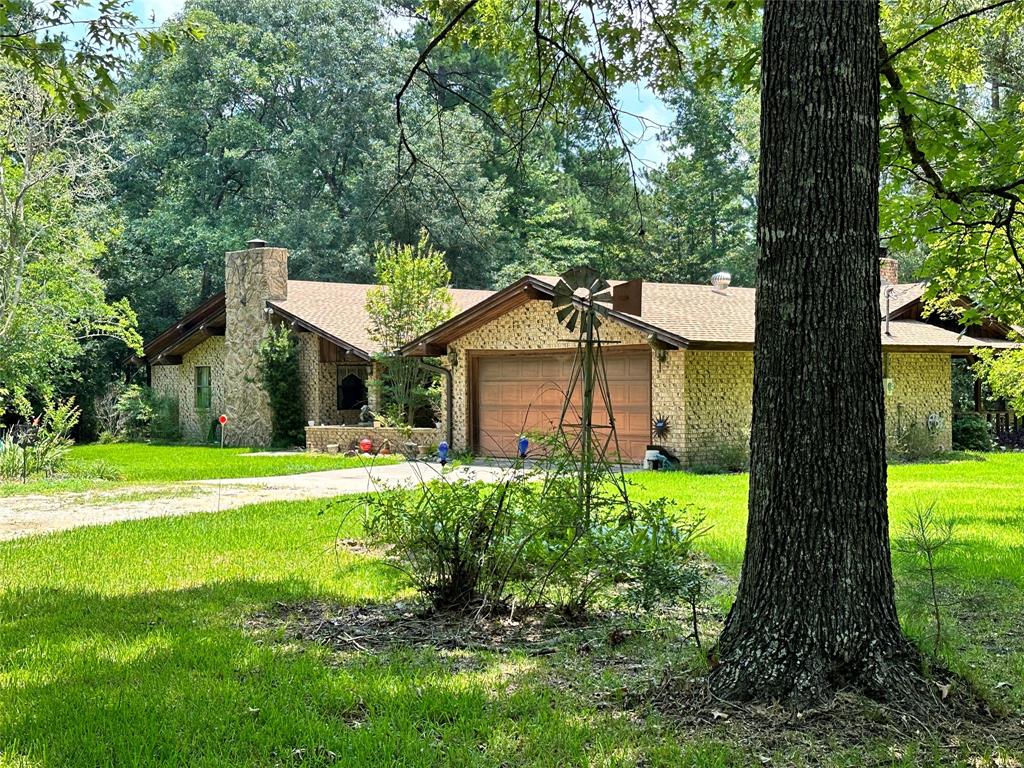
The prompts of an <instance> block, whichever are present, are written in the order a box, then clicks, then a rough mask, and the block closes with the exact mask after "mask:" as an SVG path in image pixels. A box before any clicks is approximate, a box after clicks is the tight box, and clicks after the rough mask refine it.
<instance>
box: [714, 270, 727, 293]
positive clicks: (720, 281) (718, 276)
mask: <svg viewBox="0 0 1024 768" xmlns="http://www.w3.org/2000/svg"><path fill="white" fill-rule="evenodd" d="M731 282H732V275H730V274H729V273H728V272H715V274H713V275H712V276H711V287H712V288H714V289H715V290H716V291H719V292H723V293H724V292H725V290H726V289H727V288H728V287H729V283H731Z"/></svg>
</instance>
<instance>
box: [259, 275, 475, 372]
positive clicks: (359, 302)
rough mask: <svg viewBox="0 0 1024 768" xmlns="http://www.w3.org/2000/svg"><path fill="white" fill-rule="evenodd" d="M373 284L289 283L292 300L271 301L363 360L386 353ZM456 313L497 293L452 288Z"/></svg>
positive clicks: (289, 316)
mask: <svg viewBox="0 0 1024 768" xmlns="http://www.w3.org/2000/svg"><path fill="white" fill-rule="evenodd" d="M374 287H375V286H373V285H367V284H363V283H319V282H310V281H307V280H289V281H288V298H287V299H285V300H284V301H268V302H267V305H268V306H270V307H271V308H272V309H273V310H274V311H275V312H277V313H279V314H280V315H281V316H282V317H285V318H287V319H289V320H294V321H296V323H297V324H298V325H301V326H303V327H304V328H305V329H306V330H309V331H312V332H313V333H317V334H319V335H321V336H324V337H325V338H327V339H330V340H331V341H333V342H334V343H335V344H337V345H338V346H340V347H342V348H343V349H345V350H346V351H349V352H352V353H354V354H356V355H357V356H359V357H366V358H368V357H370V356H372V355H374V354H377V353H379V352H382V351H383V350H382V349H381V348H380V345H379V344H377V343H376V342H375V341H374V340H373V339H371V338H370V331H369V327H370V318H369V317H368V316H367V314H366V295H367V293H368V292H369V290H370V289H371V288H374ZM451 293H452V300H453V302H454V303H455V311H456V312H463V311H465V310H467V309H469V308H470V307H472V306H473V305H475V304H478V303H480V302H481V301H483V300H484V299H486V298H488V297H489V296H491V295H492V294H493V293H494V291H476V290H467V289H464V288H452V289H451Z"/></svg>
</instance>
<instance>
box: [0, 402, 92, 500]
mask: <svg viewBox="0 0 1024 768" xmlns="http://www.w3.org/2000/svg"><path fill="white" fill-rule="evenodd" d="M79 413H80V411H79V409H78V408H77V407H76V406H75V404H74V402H73V401H72V400H63V401H61V402H57V403H54V402H50V403H47V405H46V407H45V410H44V411H43V414H42V416H39V417H37V418H36V419H35V420H33V422H32V423H31V424H28V425H23V426H20V427H10V428H8V429H7V431H6V433H5V434H4V436H3V439H2V440H0V479H2V480H21V481H23V482H24V481H25V480H27V479H28V478H29V477H31V476H33V475H40V474H42V475H46V476H48V477H49V476H52V475H54V474H56V473H57V472H58V471H60V470H61V469H62V468H63V466H64V463H65V461H66V460H67V454H68V450H69V449H70V448H71V446H72V444H73V441H72V440H71V437H70V435H71V430H72V429H74V427H75V424H77V423H78V417H79Z"/></svg>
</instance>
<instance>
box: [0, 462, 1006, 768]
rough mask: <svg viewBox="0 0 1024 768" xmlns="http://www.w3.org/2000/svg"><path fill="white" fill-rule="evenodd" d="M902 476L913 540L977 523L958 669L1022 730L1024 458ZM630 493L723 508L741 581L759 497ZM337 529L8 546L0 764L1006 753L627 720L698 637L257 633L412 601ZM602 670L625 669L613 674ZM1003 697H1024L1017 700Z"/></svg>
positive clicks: (299, 506) (964, 541) (663, 482)
mask: <svg viewBox="0 0 1024 768" xmlns="http://www.w3.org/2000/svg"><path fill="white" fill-rule="evenodd" d="M80 450H83V451H84V450H86V449H80ZM232 461H233V462H234V461H256V459H244V458H238V457H237V454H236V455H235V456H233V457H232ZM243 466H248V465H243ZM155 471H156V470H152V469H150V470H141V469H140V470H139V472H140V474H143V475H146V476H148V477H152V474H147V473H153V472H155ZM168 471H169V470H168ZM275 471H277V470H275ZM890 477H891V480H890V485H891V490H892V507H893V513H894V519H895V520H897V521H898V520H900V519H902V518H903V517H904V516H905V515H906V513H907V512H908V511H909V510H911V509H912V508H913V505H914V504H915V503H917V502H922V503H924V502H931V501H933V500H934V501H937V502H938V503H939V504H940V506H941V507H942V508H943V509H944V510H945V511H947V512H949V513H951V514H956V515H959V516H960V517H962V518H963V524H962V527H961V528H960V533H959V537H960V543H961V546H960V547H958V548H957V549H956V550H955V551H954V552H953V553H952V554H951V558H952V567H953V571H952V573H951V574H950V575H949V578H955V579H956V580H957V581H958V582H959V583H961V584H962V586H963V587H964V589H965V591H967V592H969V597H971V598H972V602H971V612H972V614H971V616H972V617H973V618H971V619H970V621H967V620H966V619H965V620H964V621H963V622H960V623H958V624H957V625H956V627H955V629H956V632H957V633H958V634H957V636H956V639H955V648H954V651H955V652H956V653H957V654H958V658H959V659H960V660H961V662H962V666H963V667H964V669H970V665H974V672H975V678H976V679H978V680H979V681H980V682H981V683H982V684H983V685H988V686H989V690H990V691H992V692H993V693H992V695H993V697H996V698H998V697H1002V699H1001V700H1002V701H1003V704H1004V706H1009V707H1011V708H1012V709H1014V710H1015V711H1017V712H1018V713H1020V712H1022V711H1024V697H1022V689H1024V647H1022V641H1021V635H1022V634H1024V632H1022V627H1021V624H1022V618H1021V617H1022V616H1024V605H1022V601H1021V598H1020V595H1021V592H1022V591H1024V562H1022V556H1024V525H1022V524H1021V523H1022V520H1024V455H1015V456H989V457H984V458H983V459H982V458H978V459H972V460H967V461H960V462H956V463H949V464H929V465H916V466H897V467H894V468H893V469H892V471H891V474H890ZM634 479H635V480H636V481H637V483H638V492H639V490H640V489H643V493H655V492H668V493H671V494H672V495H674V496H678V497H680V499H681V500H683V501H692V502H694V503H698V504H699V505H701V506H702V507H704V508H705V510H706V511H707V513H708V519H709V522H710V523H712V524H713V525H714V528H713V530H712V532H711V534H709V536H708V537H707V539H706V540H705V542H704V544H705V546H706V548H707V550H708V552H709V553H710V554H711V555H713V556H714V557H716V558H719V559H721V560H722V562H723V563H724V565H725V566H726V568H727V570H732V571H735V569H736V566H737V563H738V558H739V556H740V554H741V551H742V540H743V539H742V533H743V518H744V511H743V506H744V503H745V494H746V478H745V477H744V476H742V475H735V476H694V475H685V474H672V475H663V474H646V473H645V474H640V475H636V476H634ZM322 509H323V505H322V504H320V503H317V502H296V503H276V504H269V505H258V506H252V507H246V508H242V509H236V510H231V511H227V512H222V513H219V514H206V515H196V516H193V517H186V518H159V519H149V520H140V521H133V522H126V523H117V524H113V525H108V526H100V527H92V528H83V529H79V530H75V531H69V532H65V533H60V534H53V535H48V536H41V537H33V538H27V539H22V540H18V541H13V542H7V543H3V544H0V766H3V768H10V767H11V766H18V767H19V768H26V767H27V766H96V765H147V766H156V765H161V766H178V765H186V764H187V765H190V766H276V765H282V766H293V765H294V766H299V765H301V766H310V765H312V766H320V765H331V764H333V765H337V766H346V767H347V766H366V768H371V767H372V768H377V766H496V767H497V766H509V767H511V766H552V768H553V767H555V766H583V765H595V766H639V765H643V766H647V767H653V766H694V767H696V766H701V767H704V766H736V767H737V768H739V767H740V766H744V767H745V766H750V765H761V764H762V761H761V758H762V757H766V758H770V759H771V762H770V763H769V764H771V765H829V766H855V765H865V764H870V765H887V766H918V765H921V766H924V765H928V766H931V765H940V764H942V765H963V766H971V768H975V767H976V766H985V765H997V763H994V762H988V761H987V760H984V759H981V758H983V757H986V756H988V757H991V756H992V755H993V754H996V753H999V752H1000V750H999V749H998V748H996V747H995V746H994V745H991V744H988V745H982V748H981V750H980V751H979V752H977V755H978V756H980V757H978V756H974V757H969V756H968V752H969V750H968V748H967V747H966V746H965V747H963V748H961V749H952V750H951V749H950V748H949V747H947V746H936V745H935V744H932V743H931V742H930V741H929V739H928V737H927V735H921V736H919V737H912V738H909V739H908V740H907V741H906V742H905V743H899V744H897V746H896V748H894V749H893V750H890V749H888V747H887V745H886V744H885V743H878V744H875V743H871V744H868V745H867V746H866V747H850V746H838V747H836V748H834V749H833V748H831V747H830V746H829V744H828V742H827V740H826V741H825V742H824V743H823V744H812V743H810V742H811V741H813V740H812V739H811V738H810V737H807V739H805V741H806V742H807V743H806V744H801V745H797V746H794V747H792V748H787V749H786V750H782V751H780V752H776V751H773V750H772V749H768V750H767V754H765V751H766V750H765V749H762V748H760V747H757V746H746V745H744V744H743V743H740V742H739V741H738V740H737V739H736V738H735V737H734V736H733V734H732V731H731V730H730V726H729V725H728V724H722V725H721V726H720V727H718V729H717V730H715V731H713V732H711V733H705V734H703V735H701V736H700V737H699V738H691V737H689V736H688V735H687V732H686V731H685V730H684V729H682V728H681V727H679V726H677V725H676V724H675V723H674V722H673V721H671V720H666V719H664V718H663V717H662V716H660V715H658V714H656V713H655V712H653V711H644V710H635V709H629V708H623V707H620V706H618V703H619V702H620V699H621V698H622V696H623V695H624V694H623V690H624V689H625V688H626V687H628V685H630V683H629V682H628V680H629V678H628V674H627V672H628V670H629V669H630V668H631V666H630V665H631V664H632V662H633V661H634V659H635V658H637V657H639V658H642V659H645V663H647V662H651V659H652V658H653V659H654V660H655V661H657V662H658V663H663V664H668V663H670V662H672V661H673V660H674V661H676V662H678V661H679V660H682V661H683V662H686V661H687V660H689V659H691V658H692V655H693V649H692V647H691V646H690V645H689V644H687V643H686V642H683V641H682V640H681V639H680V638H672V637H670V638H668V639H667V640H666V641H665V642H664V643H663V644H662V645H661V646H658V645H657V642H656V641H655V640H654V639H652V640H650V641H649V642H648V641H646V640H632V641H629V642H627V643H626V644H625V645H623V646H620V647H617V648H614V649H609V648H604V647H603V645H602V643H603V639H602V638H604V637H605V636H606V634H607V633H606V632H605V633H604V634H601V635H599V636H598V637H597V639H596V642H597V647H598V650H597V651H593V650H591V651H588V652H586V653H584V652H582V651H581V650H580V648H579V647H578V646H576V645H572V644H569V645H566V646H565V647H562V648H560V649H559V650H558V652H557V653H555V654H553V655H545V656H531V655H528V654H526V653H523V652H512V653H508V654H497V653H494V652H487V651H452V652H440V651H434V650H430V649H424V648H418V647H415V646H414V645H407V646H403V647H400V648H399V649H397V650H393V651H391V652H388V653H357V652H353V653H348V654H338V653H335V652H333V651H330V650H328V649H326V648H324V647H321V646H320V645H316V644H312V643H308V642H302V641H296V640H293V639H290V638H288V637H286V636H285V635H284V633H283V631H282V630H279V629H277V630H259V631H256V630H253V629H251V628H249V627H247V624H246V621H247V619H248V618H249V617H251V616H252V615H253V614H254V613H255V612H258V611H263V610H267V609H271V608H273V607H274V606H275V605H277V604H278V603H284V604H291V603H294V602H297V601H302V600H307V599H310V598H317V599H321V600H325V601H329V602H335V603H339V604H360V603H370V602H378V601H391V600H396V599H403V600H404V599H407V598H408V597H409V591H408V589H407V588H406V587H405V582H404V580H403V579H402V578H400V577H399V576H398V575H397V574H396V573H395V572H394V571H392V570H390V569H388V568H386V567H384V566H382V565H381V564H380V563H379V562H377V561H375V560H374V559H373V558H372V557H369V556H367V555H365V554H361V553H357V552H355V553H354V552H351V551H349V550H341V551H334V549H333V548H332V546H331V545H332V543H333V542H334V541H335V538H336V536H337V535H339V534H340V535H342V536H354V535H358V532H357V531H354V530H350V529H345V528H342V529H341V530H339V519H340V515H339V513H337V512H335V511H328V512H327V513H326V514H322V515H321V514H318V513H319V512H320V511H321V510H322ZM993 601H995V603H994V604H993ZM1006 620H1010V621H1012V622H1015V628H1016V635H1015V636H1011V635H1010V634H1009V633H1008V628H1007V626H1006ZM638 637H640V636H639V635H638ZM644 637H648V635H644ZM649 637H651V638H654V637H655V635H654V634H652V635H650V636H649ZM593 658H601V659H605V660H607V659H611V660H612V661H613V662H615V663H613V664H611V665H609V666H607V667H602V668H600V669H593V668H592V667H591V665H592V664H593V663H594V662H592V661H591V659H593ZM1001 681H1008V682H1010V683H1011V684H1012V685H1013V688H1011V689H1009V690H1008V691H1007V690H1005V687H1004V688H1003V689H999V691H1002V692H1001V693H1000V692H998V691H997V690H996V689H995V685H996V684H997V682H1001ZM1018 717H1019V714H1018ZM887 738H889V739H890V740H891V738H892V737H891V736H890V737H887ZM1004 746H1005V745H1004ZM787 750H788V751H787ZM808 750H810V751H808ZM815 750H817V751H815ZM332 753H333V755H334V756H333V757H332ZM808 755H816V757H814V756H811V757H809V756H808ZM958 756H959V757H958ZM998 765H1002V766H1009V765H1014V763H1012V762H1001V763H998Z"/></svg>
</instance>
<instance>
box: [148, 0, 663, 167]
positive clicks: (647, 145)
mask: <svg viewBox="0 0 1024 768" xmlns="http://www.w3.org/2000/svg"><path fill="white" fill-rule="evenodd" d="M183 4H184V0H134V1H133V2H132V7H133V9H134V10H135V13H136V14H138V16H139V18H141V19H143V20H144V21H145V22H149V20H150V19H153V20H154V21H155V22H156V23H157V24H160V23H162V22H164V21H166V20H167V19H168V18H169V17H170V16H173V15H174V14H175V13H177V12H178V11H180V10H181V8H182V5H183ZM618 97H619V103H620V105H621V106H622V108H623V110H625V111H626V112H628V113H629V114H624V115H623V116H622V127H623V130H624V131H625V132H626V134H627V138H628V139H629V140H630V141H632V142H635V144H634V147H633V151H634V154H635V155H636V156H637V157H638V158H639V159H640V161H641V162H642V163H643V164H644V165H646V166H648V167H661V166H664V164H665V159H666V155H665V150H664V148H663V147H662V145H661V142H660V141H659V140H658V133H659V132H661V131H662V130H663V129H664V128H665V127H666V126H668V125H669V123H671V122H672V111H671V110H670V109H669V108H668V107H667V106H666V105H665V103H664V102H662V101H661V99H659V98H658V97H657V96H656V95H655V94H654V93H653V92H652V91H651V90H650V89H649V88H647V87H646V86H643V85H640V84H636V85H630V86H626V87H624V88H622V89H621V90H620V91H619V94H618Z"/></svg>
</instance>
